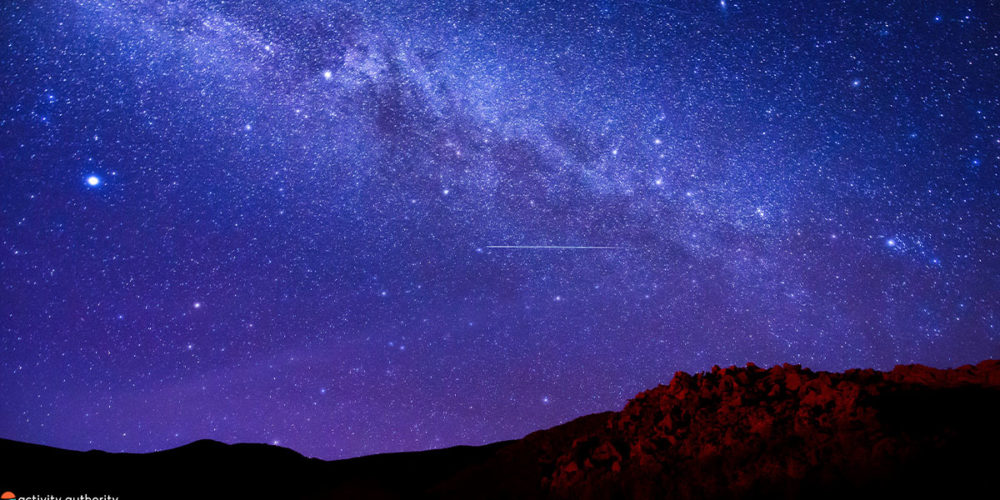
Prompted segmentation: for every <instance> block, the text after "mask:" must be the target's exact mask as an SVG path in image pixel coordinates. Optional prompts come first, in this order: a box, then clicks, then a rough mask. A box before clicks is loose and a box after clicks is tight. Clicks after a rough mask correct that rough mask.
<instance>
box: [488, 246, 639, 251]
mask: <svg viewBox="0 0 1000 500" xmlns="http://www.w3.org/2000/svg"><path fill="white" fill-rule="evenodd" d="M486 248H519V249H525V250H618V249H621V248H623V247H592V246H571V245H486Z"/></svg>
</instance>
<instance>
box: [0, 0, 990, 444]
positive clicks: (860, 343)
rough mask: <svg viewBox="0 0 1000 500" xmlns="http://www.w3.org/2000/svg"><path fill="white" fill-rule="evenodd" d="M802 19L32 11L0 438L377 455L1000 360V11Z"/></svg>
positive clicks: (640, 10) (10, 207)
mask: <svg viewBox="0 0 1000 500" xmlns="http://www.w3.org/2000/svg"><path fill="white" fill-rule="evenodd" d="M774 4H775V5H756V2H753V3H752V4H751V2H746V3H744V2H738V1H728V2H681V1H677V2H672V1H666V0H649V1H645V2H626V1H603V2H596V3H593V2H587V3H584V2H518V3H513V2H502V3H491V4H476V5H475V6H471V5H468V3H467V2H452V1H437V2H408V1H390V2H372V3H371V4H369V3H366V2H351V1H346V2H333V1H328V2H324V1H320V0H302V1H292V0H259V1H255V2H222V1H207V0H206V1H193V0H191V1H188V0H179V1H165V0H164V1H152V0H131V1H126V0H120V1H119V0H77V1H63V0H38V1H35V0H30V1H29V0H20V1H18V0H14V1H5V2H3V4H2V5H0V14H2V16H0V48H2V51H3V52H2V56H0V165H2V168H3V182H2V188H0V197H2V218H0V223H2V232H0V239H2V241H0V243H2V248H0V259H2V261H0V266H2V267H0V273H2V274H0V284H2V290H0V313H2V315H0V318H2V319H0V326H2V330H0V370H2V371H0V394H2V395H3V401H2V403H0V407H2V411H0V436H2V437H6V438H12V439H18V440H23V441H31V442H36V443H43V444H48V445H54V446H60V447H67V448H73V449H90V448H100V449H104V450H110V451H119V450H127V451H151V450H156V449H163V448H167V447H173V446H178V445H181V444H184V443H187V442H190V441H193V440H196V439H201V438H212V439H218V440H222V441H226V442H267V443H277V444H280V445H282V446H288V447H291V448H293V449H295V450H298V451H301V452H303V453H305V454H307V455H311V456H318V457H322V458H340V457H348V456H356V455H361V454H369V453H376V452H388V451H399V450H414V449H426V448H432V447H443V446H449V445H455V444H482V443H486V442H491V441H496V440H501V439H511V438H517V437H520V436H522V435H524V434H526V433H528V432H530V431H533V430H536V429H539V428H544V427H548V426H552V425H555V424H558V423H561V422H564V421H567V420H569V419H571V418H574V417H576V416H580V415H583V414H587V413H592V412H596V411H603V410H612V409H617V408H619V407H620V406H621V405H622V404H623V403H624V402H625V401H626V400H627V399H628V398H629V397H631V396H632V395H634V394H635V393H636V392H638V391H640V390H643V389H646V388H650V387H653V386H655V385H656V384H658V383H666V382H667V381H669V379H670V377H671V376H672V374H673V373H674V372H675V371H677V370H685V371H701V370H705V369H709V368H711V366H712V365H715V364H718V365H730V364H744V363H746V362H750V361H752V362H754V363H756V364H758V365H762V366H769V365H772V364H775V363H782V362H792V363H800V364H803V365H805V366H808V367H810V368H814V369H830V370H840V369H845V368H852V367H874V368H883V369H884V368H890V367H891V366H893V365H895V364H897V363H909V362H922V363H926V364H930V365H934V366H939V367H950V366H956V365H960V364H963V363H967V362H974V361H978V360H981V359H983V358H988V357H997V356H1000V278H998V276H1000V258H998V249H1000V241H998V240H1000V223H998V220H1000V178H998V174H1000V168H998V165H1000V77H998V75H1000V36H998V33H1000V16H998V14H997V12H998V7H997V6H996V5H988V4H986V3H979V4H973V3H968V4H965V3H964V2H958V3H955V2H949V3H940V4H932V3H927V2H916V3H913V2H908V3H892V2H889V3H888V5H880V4H881V2H836V3H825V2H819V3H815V5H814V2H783V1H778V2H774ZM503 247H522V248H503ZM523 247H535V248H523ZM542 247H603V248H542Z"/></svg>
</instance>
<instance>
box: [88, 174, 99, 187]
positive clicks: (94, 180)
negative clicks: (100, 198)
mask: <svg viewBox="0 0 1000 500" xmlns="http://www.w3.org/2000/svg"><path fill="white" fill-rule="evenodd" d="M87 185H88V186H91V187H97V186H100V185H101V178H100V177H98V176H96V175H91V176H88V177H87Z"/></svg>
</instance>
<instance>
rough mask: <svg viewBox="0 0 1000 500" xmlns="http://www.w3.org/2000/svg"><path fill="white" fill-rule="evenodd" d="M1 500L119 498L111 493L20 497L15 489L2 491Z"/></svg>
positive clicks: (113, 499) (105, 499) (106, 499)
mask: <svg viewBox="0 0 1000 500" xmlns="http://www.w3.org/2000/svg"><path fill="white" fill-rule="evenodd" d="M0 500H118V497H113V496H111V495H103V496H99V497H94V496H90V495H79V496H71V497H57V496H55V495H31V496H27V497H19V496H17V495H15V494H14V492H13V491H5V492H3V493H0Z"/></svg>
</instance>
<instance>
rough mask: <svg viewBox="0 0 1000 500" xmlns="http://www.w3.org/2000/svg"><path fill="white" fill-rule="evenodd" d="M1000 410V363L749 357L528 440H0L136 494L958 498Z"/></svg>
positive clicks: (27, 476) (59, 491)
mask: <svg viewBox="0 0 1000 500" xmlns="http://www.w3.org/2000/svg"><path fill="white" fill-rule="evenodd" d="M998 414H1000V361H995V360H989V361H983V362H981V363H979V364H978V365H975V366H972V365H966V366H962V367H959V368H954V369H946V370H942V369H935V368H929V367H926V366H921V365H905V366H897V367H896V368H895V369H893V370H892V371H889V372H879V371H875V370H848V371H845V372H842V373H831V372H814V371H811V370H808V369H804V368H802V367H800V366H798V365H787V364H786V365H781V366H775V367H773V368H770V369H761V368H758V367H756V366H754V365H752V364H750V365H747V366H746V367H743V368H737V367H731V368H725V369H723V368H719V367H715V368H713V369H712V370H711V371H710V372H704V373H699V374H695V375H689V374H686V373H683V372H678V373H677V374H675V375H674V377H673V380H672V381H671V382H670V384H669V385H661V386H659V387H656V388H654V389H651V390H648V391H645V392H643V393H641V394H639V395H637V396H636V397H635V398H634V399H632V400H631V401H629V402H628V403H627V404H626V406H625V408H624V409H623V410H622V411H620V412H606V413H599V414H594V415H587V416H584V417H581V418H578V419H576V420H573V421H571V422H568V423H566V424H563V425H559V426H556V427H553V428H551V429H546V430H541V431H537V432H534V433H532V434H529V435H527V436H525V437H524V438H522V439H520V440H515V441H505V442H499V443H493V444H489V445H486V446H457V447H453V448H447V449H440V450H430V451H421V452H410V453H390V454H382V455H372V456H366V457H359V458H353V459H347V460H336V461H324V460H319V459H315V458H307V457H304V456H302V455H300V454H298V453H296V452H294V451H292V450H289V449H286V448H281V447H277V446H270V445H262V444H233V445H227V444H223V443H219V442H216V441H210V440H202V441H196V442H193V443H190V444H188V445H185V446H181V447H179V448H174V449H170V450H166V451H160V452H155V453H144V454H132V453H106V452H102V451H87V452H80V451H70V450H62V449H58V448H51V447H47V446H41V445H35V444H28V443H21V442H17V441H11V440H2V439H0V453H2V454H3V456H4V462H5V464H6V465H4V468H3V474H2V479H0V480H2V481H3V484H0V490H2V491H8V490H10V491H13V492H14V493H16V494H17V495H18V496H19V497H25V496H30V495H39V496H44V495H49V494H51V495H57V496H58V495H61V496H71V495H83V494H86V495H88V496H90V497H100V496H102V495H109V496H114V497H118V498H121V499H129V498H154V499H155V498H237V497H242V498H265V497H273V498H317V499H319V498H386V499H392V498H574V499H576V498H587V499H603V498H680V499H695V498H699V499H701V498H712V499H715V498H843V497H847V496H855V497H859V496H860V497H872V496H878V495H883V496H891V497H892V498H901V497H904V496H911V497H916V498H920V497H928V496H939V497H955V496H966V495H972V494H974V493H977V492H981V491H991V490H995V482H994V480H993V478H994V477H995V472H996V470H1000V469H998V466H1000V459H998V458H997V453H996V452H997V450H998V449H1000V448H998V445H1000V428H998V425H997V415H998ZM986 488H989V489H986ZM994 493H995V491H994Z"/></svg>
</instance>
